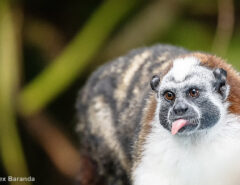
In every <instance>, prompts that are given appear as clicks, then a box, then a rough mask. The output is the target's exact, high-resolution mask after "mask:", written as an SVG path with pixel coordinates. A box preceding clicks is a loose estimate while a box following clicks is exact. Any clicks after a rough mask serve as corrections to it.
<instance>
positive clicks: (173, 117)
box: [151, 57, 229, 135]
mask: <svg viewBox="0 0 240 185" xmlns="http://www.w3.org/2000/svg"><path fill="white" fill-rule="evenodd" d="M226 75H227V74H226V71H225V70H223V69H215V70H211V69H208V68H206V67H203V66H201V65H200V63H199V61H198V60H197V59H196V58H193V57H191V58H184V59H178V60H175V61H174V63H173V68H172V69H171V70H170V71H169V72H168V73H167V74H166V75H165V76H164V77H163V79H162V81H161V82H160V79H159V80H158V79H157V76H153V79H152V82H151V87H152V88H153V87H155V89H154V88H153V90H154V91H155V92H156V93H157V95H158V96H157V100H158V110H157V115H158V119H159V122H160V124H161V125H162V126H163V127H164V128H165V129H167V130H169V131H171V132H172V134H173V135H175V134H177V135H190V134H193V133H196V132H201V131H208V129H210V128H212V127H213V126H214V125H216V124H217V123H218V122H219V121H221V120H222V119H224V115H225V113H226V111H227V106H228V104H227V103H226V98H227V96H228V92H229V86H228V85H227V82H226ZM157 82H158V83H157Z"/></svg>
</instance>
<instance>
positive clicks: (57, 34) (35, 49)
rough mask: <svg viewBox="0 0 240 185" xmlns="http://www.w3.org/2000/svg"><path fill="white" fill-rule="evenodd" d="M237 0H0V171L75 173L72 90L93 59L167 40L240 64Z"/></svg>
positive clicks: (64, 178) (52, 179) (64, 179)
mask: <svg viewBox="0 0 240 185" xmlns="http://www.w3.org/2000/svg"><path fill="white" fill-rule="evenodd" d="M239 5H240V2H239V1H233V0H211V1H209V0H202V1H194V0H105V1H103V0H88V1H87V0H69V1H65V0H34V1H33V0H0V156H1V163H0V177H5V176H8V175H11V176H16V177H21V176H25V177H29V176H31V177H34V178H35V181H34V182H0V184H39V185H48V184H58V185H63V184H71V183H74V181H75V179H76V178H78V177H79V174H81V173H84V165H83V163H82V158H81V154H79V152H78V144H77V140H76V135H75V133H74V126H75V123H76V111H75V101H76V97H77V93H78V91H79V89H80V88H81V87H82V86H83V84H84V83H85V81H86V80H87V78H88V77H89V75H90V74H91V72H93V71H94V70H95V69H96V68H97V67H98V66H99V65H101V64H103V63H105V62H107V61H109V60H112V59H114V58H116V57H117V56H120V55H123V54H126V52H128V51H129V50H131V49H133V48H137V47H142V46H150V45H153V44H156V43H167V44H172V45H176V46H181V47H185V48H187V49H189V50H198V51H205V52H209V53H213V54H216V55H218V56H221V57H223V58H224V59H226V60H227V61H228V62H229V63H231V64H232V65H233V66H234V67H235V68H236V69H240V63H239V62H238V61H239V58H240V32H239V30H240V24H239V23H240V22H239V16H240V13H239V11H240V6H239Z"/></svg>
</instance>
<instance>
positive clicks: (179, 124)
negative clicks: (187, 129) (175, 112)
mask: <svg viewBox="0 0 240 185" xmlns="http://www.w3.org/2000/svg"><path fill="white" fill-rule="evenodd" d="M187 123H188V121H187V120H185V119H178V120H176V121H174V122H173V124H172V135H175V134H176V133H177V132H178V131H179V130H180V129H181V128H183V127H184V126H185V125H187Z"/></svg>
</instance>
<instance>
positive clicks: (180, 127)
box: [171, 118, 199, 135]
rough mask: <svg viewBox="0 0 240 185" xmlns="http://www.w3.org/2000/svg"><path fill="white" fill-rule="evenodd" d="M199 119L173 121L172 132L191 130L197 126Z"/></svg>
mask: <svg viewBox="0 0 240 185" xmlns="http://www.w3.org/2000/svg"><path fill="white" fill-rule="evenodd" d="M198 122H199V121H198V119H183V118H180V119H177V120H175V121H173V123H172V128H171V133H172V135H175V134H177V133H183V132H189V131H192V130H194V129H196V128H197V126H198Z"/></svg>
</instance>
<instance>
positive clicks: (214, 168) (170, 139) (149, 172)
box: [133, 115, 240, 185]
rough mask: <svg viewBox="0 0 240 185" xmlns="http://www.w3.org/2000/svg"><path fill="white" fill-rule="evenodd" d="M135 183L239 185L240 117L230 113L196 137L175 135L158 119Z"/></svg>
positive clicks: (140, 184) (145, 146)
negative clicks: (223, 119)
mask: <svg viewBox="0 0 240 185" xmlns="http://www.w3.org/2000/svg"><path fill="white" fill-rule="evenodd" d="M133 184H134V185H239V184H240V120H239V118H238V117H236V116H234V115H229V116H228V118H227V119H226V120H225V121H224V122H222V123H218V124H217V125H215V126H214V127H213V128H211V129H209V130H208V132H207V133H201V134H200V135H199V136H196V137H195V138H193V137H191V136H189V137H188V138H186V137H180V136H172V135H171V134H170V133H169V132H168V131H166V130H165V129H163V128H162V126H161V125H160V124H159V123H156V122H154V123H153V128H152V132H151V133H150V134H149V135H148V137H147V139H146V144H145V145H144V152H143V155H142V159H141V162H140V163H139V165H138V166H137V168H136V169H135V170H134V171H133Z"/></svg>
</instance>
